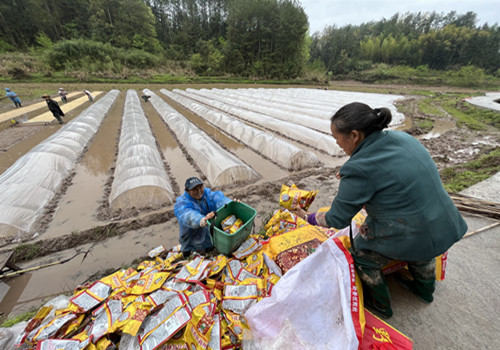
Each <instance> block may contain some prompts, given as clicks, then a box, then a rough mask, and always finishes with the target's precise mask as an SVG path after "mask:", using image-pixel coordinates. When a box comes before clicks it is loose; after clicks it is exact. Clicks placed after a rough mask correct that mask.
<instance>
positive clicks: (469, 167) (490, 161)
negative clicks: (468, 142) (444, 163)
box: [441, 149, 500, 192]
mask: <svg viewBox="0 0 500 350" xmlns="http://www.w3.org/2000/svg"><path fill="white" fill-rule="evenodd" d="M499 171H500V149H493V150H491V152H489V153H487V154H484V155H482V156H481V157H479V158H478V159H476V160H474V161H471V162H468V163H464V164H460V165H456V166H453V167H448V168H445V169H443V170H441V179H442V181H443V185H444V188H445V189H446V190H447V191H448V192H460V191H462V190H464V189H466V188H468V187H470V186H472V185H475V184H476V183H478V182H481V181H483V180H486V179H488V178H489V177H491V176H492V175H494V174H496V173H497V172H499Z"/></svg>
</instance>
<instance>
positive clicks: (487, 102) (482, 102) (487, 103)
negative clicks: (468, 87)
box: [466, 92, 500, 111]
mask: <svg viewBox="0 0 500 350" xmlns="http://www.w3.org/2000/svg"><path fill="white" fill-rule="evenodd" d="M466 101H467V102H469V103H470V104H472V105H474V106H477V107H482V108H487V109H492V110H494V111H500V92H487V93H486V94H485V95H484V96H477V97H469V98H467V99H466Z"/></svg>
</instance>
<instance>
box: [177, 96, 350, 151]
mask: <svg viewBox="0 0 500 350" xmlns="http://www.w3.org/2000/svg"><path fill="white" fill-rule="evenodd" d="M174 92H176V93H179V94H182V95H184V96H186V97H189V98H191V99H193V100H196V101H198V102H201V103H204V104H206V105H208V106H211V107H214V108H216V109H219V110H221V111H223V112H226V113H227V114H229V115H233V116H236V117H238V118H240V119H242V120H244V121H247V122H250V123H253V124H256V125H259V126H261V127H263V128H266V129H267V130H271V131H275V132H277V133H280V134H281V135H284V136H286V137H289V138H291V139H292V140H296V141H299V142H302V143H304V144H306V145H308V146H311V147H313V148H316V149H318V150H320V151H323V152H325V153H327V154H330V155H332V156H344V155H345V153H344V151H342V149H341V148H340V147H339V146H338V145H337V143H336V142H335V140H334V139H333V138H332V136H331V135H327V134H324V133H321V132H318V131H315V130H312V129H310V128H307V127H305V126H302V125H297V124H295V123H293V122H288V121H284V120H279V119H276V118H272V117H269V116H267V115H264V114H262V113H257V112H252V111H249V110H247V109H243V108H240V107H235V106H233V105H231V104H229V103H228V102H227V100H226V99H225V98H224V97H223V96H218V95H212V94H211V93H210V91H208V90H205V89H202V90H194V89H187V90H186V91H182V90H177V89H176V90H174Z"/></svg>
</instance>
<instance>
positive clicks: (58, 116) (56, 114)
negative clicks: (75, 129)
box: [52, 112, 64, 124]
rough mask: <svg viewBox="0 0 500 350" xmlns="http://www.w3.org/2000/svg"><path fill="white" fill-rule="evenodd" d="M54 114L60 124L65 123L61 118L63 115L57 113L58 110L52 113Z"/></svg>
mask: <svg viewBox="0 0 500 350" xmlns="http://www.w3.org/2000/svg"><path fill="white" fill-rule="evenodd" d="M52 115H53V116H54V118H56V119H57V121H58V122H59V124H62V123H64V122H63V120H62V118H61V116H60V115H59V113H57V112H56V113H52Z"/></svg>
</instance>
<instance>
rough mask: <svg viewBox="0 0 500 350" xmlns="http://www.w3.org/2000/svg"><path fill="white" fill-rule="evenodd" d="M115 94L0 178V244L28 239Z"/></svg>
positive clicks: (23, 157)
mask: <svg viewBox="0 0 500 350" xmlns="http://www.w3.org/2000/svg"><path fill="white" fill-rule="evenodd" d="M118 93H119V91H118V90H112V91H110V92H109V93H108V94H107V95H106V96H104V97H103V98H101V99H100V100H99V101H97V102H96V103H94V104H93V105H91V106H90V107H88V108H87V109H86V110H85V111H83V112H82V113H81V114H80V115H79V116H78V117H76V118H75V119H73V120H72V121H71V122H70V123H68V124H66V125H65V126H64V127H62V128H61V129H60V130H59V131H58V132H56V133H55V134H53V135H52V136H51V137H49V138H48V139H46V140H45V141H43V142H41V143H40V144H38V145H37V146H35V147H34V148H33V149H31V150H30V151H29V152H28V153H26V154H25V155H24V156H22V157H21V158H19V159H18V160H17V161H16V162H15V163H14V164H13V165H12V166H11V167H10V168H9V169H7V170H6V171H5V172H4V173H3V174H2V175H1V176H0V193H1V194H2V196H1V198H0V243H6V242H8V241H10V240H12V239H15V238H22V239H24V238H27V234H28V233H30V230H31V228H32V226H33V224H34V222H35V221H36V219H37V218H38V217H39V216H40V215H42V214H43V210H44V208H45V207H46V205H47V204H48V203H49V201H50V200H51V199H52V198H53V197H54V195H55V193H56V192H57V190H58V189H59V188H60V186H61V185H62V183H63V180H64V178H65V177H66V176H67V175H68V174H69V172H70V171H71V169H72V168H73V167H74V166H75V163H76V160H77V158H78V157H79V156H80V155H81V153H82V152H83V149H84V148H85V146H86V145H87V144H88V142H89V141H90V139H91V138H92V137H93V136H94V135H95V133H96V132H97V130H98V129H99V126H100V124H101V122H102V120H103V119H104V117H105V116H106V114H107V113H108V111H109V109H110V108H111V106H112V105H113V103H114V101H115V99H116V97H117V96H118Z"/></svg>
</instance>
